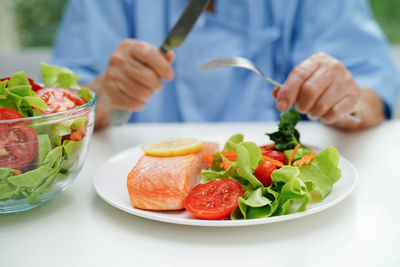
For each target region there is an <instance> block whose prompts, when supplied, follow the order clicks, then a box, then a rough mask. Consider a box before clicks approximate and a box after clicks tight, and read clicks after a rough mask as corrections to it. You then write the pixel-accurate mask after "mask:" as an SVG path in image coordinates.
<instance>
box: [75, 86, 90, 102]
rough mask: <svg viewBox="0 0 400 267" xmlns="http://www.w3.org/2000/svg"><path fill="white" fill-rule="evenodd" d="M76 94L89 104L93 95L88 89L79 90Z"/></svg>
mask: <svg viewBox="0 0 400 267" xmlns="http://www.w3.org/2000/svg"><path fill="white" fill-rule="evenodd" d="M78 94H79V95H80V96H81V97H82V98H83V99H85V101H86V102H89V101H90V100H92V98H93V95H92V93H91V92H90V90H89V89H88V88H81V89H80V90H79V92H78Z"/></svg>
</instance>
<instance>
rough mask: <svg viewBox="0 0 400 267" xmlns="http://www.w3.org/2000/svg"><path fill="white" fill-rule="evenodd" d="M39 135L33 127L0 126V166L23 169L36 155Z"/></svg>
mask: <svg viewBox="0 0 400 267" xmlns="http://www.w3.org/2000/svg"><path fill="white" fill-rule="evenodd" d="M37 149H38V142H37V135H36V132H35V130H34V129H33V128H32V127H24V126H21V127H14V128H0V167H1V168H12V169H17V170H19V169H22V168H23V167H25V166H26V165H27V164H29V163H30V162H31V161H32V160H33V158H34V157H35V155H36V153H37Z"/></svg>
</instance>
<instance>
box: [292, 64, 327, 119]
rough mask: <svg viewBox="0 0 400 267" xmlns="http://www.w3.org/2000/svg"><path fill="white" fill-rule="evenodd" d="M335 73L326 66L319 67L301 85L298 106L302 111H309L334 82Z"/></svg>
mask: <svg viewBox="0 0 400 267" xmlns="http://www.w3.org/2000/svg"><path fill="white" fill-rule="evenodd" d="M333 81H334V78H333V75H332V74H331V73H330V72H329V70H328V69H327V68H326V67H321V68H319V69H317V70H316V71H315V72H314V73H313V74H312V75H311V77H310V78H308V79H307V80H306V81H305V82H304V84H303V85H302V86H301V89H300V92H299V96H298V99H297V101H296V108H297V110H298V111H300V112H301V113H308V112H309V111H310V109H311V108H312V107H313V106H314V104H315V102H316V101H317V100H318V98H320V96H321V95H323V94H324V92H325V91H326V90H327V89H328V88H329V86H330V85H331V84H332V83H333Z"/></svg>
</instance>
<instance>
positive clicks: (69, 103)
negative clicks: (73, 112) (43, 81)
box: [36, 88, 86, 114]
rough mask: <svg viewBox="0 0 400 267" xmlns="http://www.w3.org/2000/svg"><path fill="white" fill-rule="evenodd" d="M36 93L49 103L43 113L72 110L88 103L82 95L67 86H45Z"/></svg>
mask: <svg viewBox="0 0 400 267" xmlns="http://www.w3.org/2000/svg"><path fill="white" fill-rule="evenodd" d="M36 94H37V95H38V96H39V97H40V98H41V99H43V100H44V102H46V104H47V105H48V108H47V109H46V110H45V111H44V112H42V113H43V114H51V113H57V112H61V111H66V110H70V109H73V108H75V107H78V106H81V105H83V104H85V103H86V101H85V99H83V98H82V97H81V96H80V95H78V94H77V93H75V92H74V91H72V90H69V89H65V88H43V89H40V90H38V91H37V92H36Z"/></svg>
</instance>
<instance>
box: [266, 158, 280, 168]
mask: <svg viewBox="0 0 400 267" xmlns="http://www.w3.org/2000/svg"><path fill="white" fill-rule="evenodd" d="M263 159H264V160H265V161H269V162H271V163H273V164H274V165H275V166H277V167H283V166H284V164H283V163H282V162H280V161H278V160H276V159H273V158H271V157H268V156H263Z"/></svg>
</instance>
